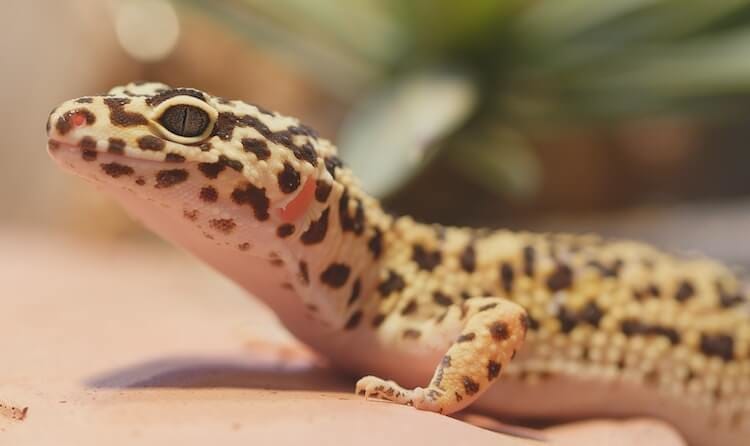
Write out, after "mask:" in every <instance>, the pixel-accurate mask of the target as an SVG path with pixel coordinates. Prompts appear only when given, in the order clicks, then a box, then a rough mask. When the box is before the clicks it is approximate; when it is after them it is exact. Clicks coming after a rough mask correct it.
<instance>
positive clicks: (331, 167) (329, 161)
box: [324, 155, 344, 178]
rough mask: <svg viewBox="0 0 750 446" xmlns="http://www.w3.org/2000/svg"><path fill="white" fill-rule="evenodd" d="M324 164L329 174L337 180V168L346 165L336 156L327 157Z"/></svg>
mask: <svg viewBox="0 0 750 446" xmlns="http://www.w3.org/2000/svg"><path fill="white" fill-rule="evenodd" d="M324 163H325V165H326V170H328V173H330V174H331V176H332V177H333V178H336V168H341V167H343V166H344V163H342V162H341V160H340V159H339V158H338V157H337V156H335V155H332V156H327V157H326V158H325V160H324Z"/></svg>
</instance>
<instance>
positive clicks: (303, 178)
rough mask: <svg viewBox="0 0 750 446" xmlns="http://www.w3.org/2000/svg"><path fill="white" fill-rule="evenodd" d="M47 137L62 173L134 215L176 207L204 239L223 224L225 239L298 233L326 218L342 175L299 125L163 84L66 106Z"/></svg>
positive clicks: (329, 150)
mask: <svg viewBox="0 0 750 446" xmlns="http://www.w3.org/2000/svg"><path fill="white" fill-rule="evenodd" d="M47 133H48V138H49V140H48V151H49V153H50V155H51V156H52V158H53V159H54V160H55V161H56V162H57V163H58V164H59V165H60V166H61V167H63V168H64V169H66V170H70V171H72V172H73V173H75V174H77V175H79V176H81V177H83V178H85V179H87V180H90V181H93V182H95V183H97V184H99V185H100V186H101V187H102V188H103V189H105V190H107V191H108V192H111V193H113V195H115V196H116V197H119V198H122V199H126V200H128V201H129V202H131V206H126V207H127V208H129V209H130V210H131V211H132V210H133V208H136V211H137V208H138V206H139V205H138V203H136V204H135V205H132V203H133V202H142V203H144V206H145V204H146V203H150V204H151V205H157V207H159V208H161V209H162V210H163V209H175V210H177V211H178V212H176V213H175V214H179V215H180V216H183V215H184V216H185V217H186V218H190V219H194V221H196V220H197V222H198V223H202V225H203V226H202V227H201V228H202V229H203V230H204V231H205V230H208V229H206V228H207V227H208V226H210V221H219V222H223V223H217V225H218V226H217V227H218V230H220V231H223V232H225V233H226V232H231V231H233V230H235V229H237V230H238V231H239V230H240V229H252V230H253V231H254V232H255V233H256V234H261V235H263V236H266V235H268V233H269V231H271V230H273V231H274V233H284V234H285V233H287V232H291V233H293V232H294V231H293V230H292V229H291V228H294V227H295V225H296V227H297V228H301V227H303V226H304V225H306V224H307V223H309V221H310V220H311V219H312V218H314V217H316V216H317V214H320V212H321V211H322V208H323V207H324V206H325V202H326V201H327V200H328V195H329V193H330V191H331V189H332V187H333V186H334V183H335V181H334V177H333V175H334V173H335V169H336V168H337V167H340V162H339V161H338V158H336V156H335V153H334V150H335V149H334V148H333V146H332V145H331V144H330V143H328V142H327V141H325V140H323V139H320V138H318V136H317V134H316V133H315V132H314V131H313V130H312V129H310V128H309V127H307V126H304V125H302V124H300V123H299V122H298V121H297V120H296V119H294V118H289V117H285V116H281V115H279V114H277V113H274V112H271V111H268V110H264V109H262V108H260V107H257V106H254V105H250V104H247V103H244V102H241V101H230V100H226V99H223V98H219V97H215V96H211V95H209V94H207V93H204V92H202V91H199V90H196V89H192V88H171V87H169V86H167V85H164V84H160V83H131V84H128V85H125V86H121V87H116V88H114V89H112V90H111V91H110V92H109V93H107V94H105V95H100V96H85V97H81V98H78V99H74V100H70V101H67V102H65V103H63V104H61V105H60V106H59V107H57V108H56V109H55V110H53V111H52V113H51V114H50V116H49V119H48V122H47ZM136 213H138V212H136ZM198 215H202V217H199V216H198ZM305 220H306V221H305ZM240 222H242V225H244V227H242V228H240V227H239V225H240ZM196 224H197V223H196ZM281 226H284V228H285V229H280V227H281ZM259 228H262V229H263V230H259ZM204 233H205V232H204ZM289 235H291V234H289Z"/></svg>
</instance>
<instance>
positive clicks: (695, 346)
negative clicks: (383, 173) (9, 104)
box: [48, 83, 750, 445]
mask: <svg viewBox="0 0 750 446" xmlns="http://www.w3.org/2000/svg"><path fill="white" fill-rule="evenodd" d="M48 133H49V138H50V139H49V146H48V147H49V152H50V154H51V155H52V157H53V158H54V159H55V161H57V162H58V164H60V166H61V167H63V168H64V169H66V170H70V171H72V172H73V173H75V174H77V175H80V176H82V177H83V178H85V179H87V180H90V181H92V182H94V183H95V184H97V185H98V186H99V187H100V188H101V189H103V190H104V191H105V192H107V193H109V194H111V195H112V196H114V197H115V198H117V199H118V200H119V201H120V202H121V203H122V204H123V206H124V207H125V208H126V209H127V210H128V211H129V212H130V213H131V214H132V215H133V216H134V217H136V218H138V219H140V220H141V221H143V222H144V224H146V226H148V227H149V228H151V229H152V230H154V231H155V232H157V233H159V234H160V235H161V236H163V237H164V238H166V239H168V240H170V241H172V242H173V243H175V244H177V245H179V246H181V247H183V248H184V249H186V250H188V251H190V252H192V253H193V254H195V255H196V256H198V257H200V258H202V259H203V260H205V261H206V262H207V263H209V264H210V265H211V266H213V267H214V268H215V269H217V270H218V271H219V272H221V273H223V274H224V275H226V276H228V277H229V278H231V279H232V280H234V281H235V282H237V283H238V284H239V285H240V286H242V287H243V288H245V289H246V290H248V291H249V292H250V293H252V294H254V295H255V296H257V297H258V298H260V299H262V300H263V301H265V302H266V303H267V304H268V305H269V306H270V307H271V308H272V309H273V310H274V311H275V312H276V313H277V314H278V316H279V318H280V320H281V321H282V322H283V323H284V324H285V325H286V327H287V328H288V329H289V330H290V331H291V332H292V333H293V334H295V335H296V336H297V337H299V338H300V339H301V340H302V341H304V342H306V343H308V344H309V345H311V346H312V347H313V348H315V349H317V350H318V351H320V352H321V353H322V354H324V355H326V356H328V357H329V358H330V359H331V360H332V362H333V363H334V364H337V365H338V366H339V367H341V368H343V369H346V370H349V371H351V372H353V373H358V374H367V373H374V374H377V375H379V376H382V377H384V378H388V379H395V380H397V381H398V382H399V383H401V384H402V385H404V386H408V387H401V386H400V385H398V384H396V383H395V382H393V381H386V380H384V379H381V378H377V377H374V376H367V377H365V378H362V379H361V380H360V381H359V382H358V383H357V389H356V390H357V392H358V393H360V394H362V395H365V396H368V397H373V398H378V399H385V400H390V401H394V402H398V403H403V404H411V405H414V406H415V407H417V408H420V409H426V410H431V411H436V412H442V413H451V412H455V411H457V410H460V409H462V408H464V407H466V406H467V405H469V404H471V403H473V402H475V401H476V400H477V399H478V398H479V397H480V396H481V397H482V398H481V399H479V401H477V406H478V407H480V408H481V409H483V410H485V411H492V412H493V413H495V414H508V415H512V416H517V417H557V418H571V417H580V416H627V415H638V414H641V415H653V416H658V417H661V418H664V419H667V420H669V421H671V422H672V423H674V424H675V425H677V427H678V428H679V429H681V430H682V432H683V433H684V434H685V435H686V436H687V437H688V438H689V439H690V441H691V442H692V443H694V444H727V445H740V444H746V441H747V439H748V438H750V305H749V304H748V299H747V297H746V296H747V295H746V294H745V293H744V291H743V290H742V289H741V286H742V285H741V283H740V282H739V280H738V279H737V278H736V277H735V276H733V275H732V274H731V273H730V271H729V270H728V269H727V268H725V267H724V266H722V265H720V264H718V263H716V262H713V261H710V260H704V259H700V260H696V259H693V260H683V259H677V258H674V257H672V256H670V255H668V254H665V253H662V252H660V251H658V250H656V249H654V248H652V247H650V246H647V245H644V244H641V243H636V242H628V241H609V242H605V241H603V240H601V239H599V238H597V237H595V236H574V235H548V234H531V233H513V232H510V231H496V232H490V231H484V230H473V229H466V228H445V227H440V226H435V225H424V224H419V223H416V222H414V221H413V220H412V219H410V218H409V217H398V218H396V217H392V216H390V215H388V214H386V213H385V212H383V211H382V210H381V208H380V206H379V204H378V202H377V201H376V200H375V199H373V198H371V197H369V196H367V195H366V194H365V193H364V192H363V191H362V190H361V189H360V188H359V187H358V185H357V182H356V180H355V179H354V177H353V175H352V173H351V171H350V170H348V169H347V168H346V167H344V166H343V163H342V162H341V161H340V160H339V159H338V158H337V156H336V149H335V147H334V146H333V145H331V144H330V143H329V142H328V141H326V140H324V139H322V138H320V137H318V136H317V134H316V133H315V132H314V131H313V130H311V129H310V128H308V127H306V126H304V125H301V124H300V123H299V122H298V121H297V120H296V119H293V118H288V117H284V116H282V115H279V114H278V113H275V112H270V111H267V110H263V109H261V108H258V107H256V106H253V105H250V104H246V103H243V102H240V101H228V100H225V99H222V98H218V97H214V96H210V95H208V94H206V93H203V92H201V91H198V90H194V89H172V88H170V87H168V86H166V85H163V84H158V83H133V84H129V85H126V86H123V87H117V88H114V89H113V90H112V91H110V93H109V94H107V95H101V96H88V97H83V98H78V99H75V100H71V101H68V102H65V103H64V104H62V105H61V106H59V107H57V108H56V109H55V110H54V111H53V112H52V113H51V115H50V117H49V120H48ZM373 150H377V141H373ZM527 332H528V333H527ZM524 339H525V343H524ZM522 345H523V346H522ZM501 372H502V378H500V375H501ZM430 376H432V378H431V379H430ZM425 384H427V385H426V386H425V387H417V386H420V385H425ZM493 384H494V385H493Z"/></svg>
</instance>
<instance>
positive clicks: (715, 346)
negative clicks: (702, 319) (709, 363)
mask: <svg viewBox="0 0 750 446" xmlns="http://www.w3.org/2000/svg"><path fill="white" fill-rule="evenodd" d="M700 348H701V351H702V352H703V354H704V355H706V356H716V357H719V358H721V359H723V360H724V361H731V360H732V359H734V338H732V337H731V336H729V335H724V334H718V335H708V334H702V335H701V343H700Z"/></svg>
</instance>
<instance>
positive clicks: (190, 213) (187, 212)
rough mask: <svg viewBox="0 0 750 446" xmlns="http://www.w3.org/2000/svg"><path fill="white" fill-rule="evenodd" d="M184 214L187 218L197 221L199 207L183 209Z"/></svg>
mask: <svg viewBox="0 0 750 446" xmlns="http://www.w3.org/2000/svg"><path fill="white" fill-rule="evenodd" d="M182 216H183V217H185V218H187V219H188V220H190V221H195V220H197V219H198V209H193V210H187V209H184V210H183V211H182Z"/></svg>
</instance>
